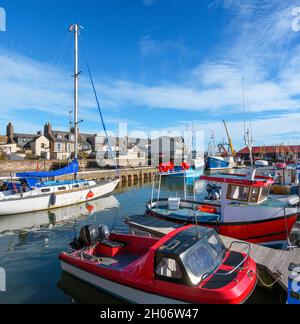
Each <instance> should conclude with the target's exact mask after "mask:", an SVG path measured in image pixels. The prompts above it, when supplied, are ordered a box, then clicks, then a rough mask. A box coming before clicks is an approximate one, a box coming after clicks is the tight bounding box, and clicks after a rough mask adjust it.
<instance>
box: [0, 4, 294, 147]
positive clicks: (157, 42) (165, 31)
mask: <svg viewBox="0 0 300 324" xmlns="http://www.w3.org/2000/svg"><path fill="white" fill-rule="evenodd" d="M0 7H2V8H3V9H4V10H5V13H6V31H5V32H0V134H4V133H5V126H6V124H7V123H8V122H10V121H12V122H13V123H14V125H15V130H16V131H17V132H30V133H35V132H37V131H39V130H42V129H43V125H44V124H45V123H46V122H51V123H52V124H53V128H55V129H67V128H68V125H69V118H70V117H69V112H70V111H71V110H72V106H73V80H72V73H73V38H72V35H71V34H70V33H69V32H68V27H69V25H70V24H73V23H79V24H80V25H81V26H83V27H84V29H82V30H81V47H80V53H81V56H80V70H81V71H82V73H81V74H80V94H79V115H80V119H83V120H84V122H83V123H82V124H80V129H81V131H84V132H88V133H97V132H98V131H101V129H102V128H101V123H100V119H99V115H98V113H97V106H96V102H95V99H94V97H93V92H92V88H91V86H90V81H89V78H88V73H87V68H86V66H85V64H84V60H83V56H82V46H84V48H85V51H86V53H87V56H88V60H89V64H90V67H91V70H92V73H93V76H94V79H95V84H96V89H97V92H98V94H99V98H100V101H101V106H102V111H103V114H104V118H105V121H106V123H107V128H108V129H110V130H112V131H116V130H117V129H118V123H119V122H121V123H124V122H126V123H128V129H129V131H130V132H134V131H135V132H138V131H144V132H148V133H149V132H150V131H166V132H168V131H184V130H186V129H187V128H188V127H191V126H190V125H191V124H192V123H194V128H197V129H199V130H202V131H203V132H205V140H206V143H207V142H208V141H209V139H210V136H211V133H212V132H214V133H215V137H216V142H222V141H223V140H224V139H225V138H226V133H225V130H224V127H223V124H222V120H223V119H225V120H226V121H227V123H228V127H229V130H230V133H231V136H232V139H233V142H234V145H235V146H236V147H237V148H242V147H243V144H244V143H243V138H244V120H245V119H246V127H247V128H250V127H251V128H252V131H253V137H254V144H255V145H263V144H281V143H285V144H296V143H299V144H300V127H299V125H300V109H299V108H300V73H299V72H300V32H296V29H297V28H296V29H295V25H296V26H297V23H298V21H297V20H296V19H297V18H298V17H297V16H293V13H294V14H295V15H296V14H297V9H295V8H297V7H300V0H285V1H279V0H211V1H209V0H85V1H82V0H42V1H41V0H26V1H24V0H0ZM295 10H296V11H295ZM299 13H300V10H299ZM299 25H300V24H299ZM82 44H84V45H82ZM243 80H244V82H243ZM243 83H244V87H243ZM243 88H244V89H245V91H244V93H245V100H243ZM243 101H245V107H246V108H245V109H246V114H244V105H243ZM245 117H246V118H245Z"/></svg>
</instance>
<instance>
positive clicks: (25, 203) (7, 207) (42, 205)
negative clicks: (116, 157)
mask: <svg viewBox="0 0 300 324" xmlns="http://www.w3.org/2000/svg"><path fill="white" fill-rule="evenodd" d="M118 183H119V180H115V181H110V182H105V183H100V184H96V185H95V186H93V187H86V188H82V189H80V190H73V191H68V192H61V193H58V194H56V195H55V200H56V201H55V204H53V205H52V203H51V195H50V194H47V195H37V196H34V195H32V196H30V195H27V196H26V197H25V195H24V197H16V198H15V199H13V198H12V199H4V200H1V201H0V216H4V215H15V214H23V213H31V212H36V211H40V210H50V209H55V208H60V207H66V206H71V205H76V204H80V203H85V202H87V201H90V200H93V199H97V198H100V197H103V196H105V195H108V194H110V193H112V192H113V191H114V190H115V188H116V187H117V185H118ZM91 191H92V192H93V194H94V196H93V198H92V199H91V198H88V197H87V196H88V194H89V192H91Z"/></svg>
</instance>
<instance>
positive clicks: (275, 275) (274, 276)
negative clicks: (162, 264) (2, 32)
mask: <svg viewBox="0 0 300 324" xmlns="http://www.w3.org/2000/svg"><path fill="white" fill-rule="evenodd" d="M125 223H126V224H127V225H129V227H130V228H131V229H133V230H134V229H136V230H138V231H141V232H143V233H148V234H151V235H154V236H156V237H163V236H164V235H166V234H168V233H170V232H171V231H173V230H175V229H177V228H180V227H181V226H182V225H180V224H174V223H172V222H168V221H162V220H159V219H156V218H153V217H149V216H133V217H130V218H127V219H126V220H125ZM220 237H221V239H222V241H223V243H224V244H225V246H226V247H227V248H229V247H230V245H231V244H232V243H233V242H236V241H237V240H235V239H232V238H229V237H224V236H220ZM250 245H251V257H252V259H253V260H254V261H255V262H256V264H257V266H258V268H259V270H260V273H262V274H264V278H266V280H267V281H268V282H269V283H272V282H274V280H278V283H279V284H280V286H281V287H282V288H283V289H284V290H285V291H288V276H289V274H290V272H289V270H288V268H289V265H290V264H291V263H295V264H300V248H298V249H295V250H293V251H282V250H274V249H271V248H268V247H264V246H261V245H256V244H250ZM244 248H245V247H243V246H242V245H234V246H233V250H235V251H236V252H245V250H244ZM279 278H280V279H279Z"/></svg>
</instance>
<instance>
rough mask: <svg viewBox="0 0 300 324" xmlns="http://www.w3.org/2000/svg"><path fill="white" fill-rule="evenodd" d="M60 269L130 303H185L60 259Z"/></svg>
mask: <svg viewBox="0 0 300 324" xmlns="http://www.w3.org/2000/svg"><path fill="white" fill-rule="evenodd" d="M61 267H62V270H63V271H64V272H66V273H69V274H71V275H72V276H74V277H76V278H78V279H80V280H82V281H84V282H86V283H87V284H89V285H91V286H93V287H95V288H98V289H100V290H102V291H104V292H105V293H107V294H109V295H112V296H114V297H116V298H118V299H120V300H123V301H125V302H129V303H132V304H149V305H155V304H186V303H185V302H183V301H179V300H176V299H172V298H167V297H162V296H159V295H156V294H151V293H147V292H144V291H142V290H139V289H135V288H132V287H128V286H125V285H122V284H119V283H117V282H113V281H110V280H107V279H105V278H102V277H100V276H97V275H94V274H92V273H89V272H87V271H84V270H82V269H80V268H79V267H76V266H73V265H71V264H68V263H67V262H64V261H61Z"/></svg>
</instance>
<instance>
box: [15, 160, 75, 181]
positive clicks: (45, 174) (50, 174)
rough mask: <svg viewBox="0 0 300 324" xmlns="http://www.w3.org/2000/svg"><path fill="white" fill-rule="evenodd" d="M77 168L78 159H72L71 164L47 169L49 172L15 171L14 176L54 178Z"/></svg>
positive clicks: (73, 171) (72, 171)
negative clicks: (50, 169) (56, 168)
mask: <svg viewBox="0 0 300 324" xmlns="http://www.w3.org/2000/svg"><path fill="white" fill-rule="evenodd" d="M78 170H79V167H78V161H77V160H74V161H73V162H72V163H71V164H69V165H68V166H66V167H65V168H62V169H59V170H55V171H49V172H24V173H17V174H16V176H17V177H18V178H31V179H32V178H38V179H42V178H54V177H59V176H63V175H65V174H70V173H77V172H78Z"/></svg>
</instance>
